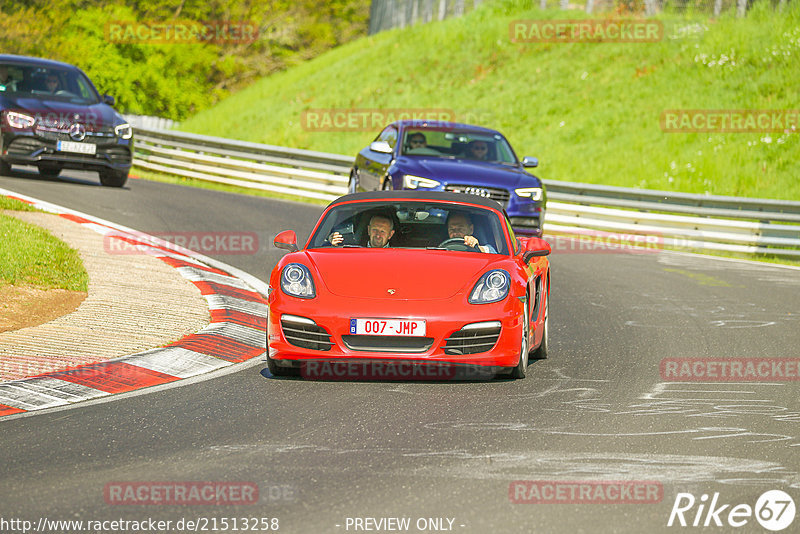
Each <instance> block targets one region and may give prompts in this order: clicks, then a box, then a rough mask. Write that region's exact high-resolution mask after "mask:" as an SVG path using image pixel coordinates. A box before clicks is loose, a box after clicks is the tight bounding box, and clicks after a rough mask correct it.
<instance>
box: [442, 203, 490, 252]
mask: <svg viewBox="0 0 800 534" xmlns="http://www.w3.org/2000/svg"><path fill="white" fill-rule="evenodd" d="M474 230H475V225H473V224H472V219H471V218H470V216H469V215H468V214H466V213H461V212H457V211H456V212H450V215H448V217H447V235H449V236H450V239H456V238H463V239H464V244H465V245H466V246H468V247H474V248H477V249H478V250H480V251H481V252H488V253H490V254H497V250H496V249H495V248H494V247H493V246H492V245H490V244H488V243H487V244H485V245H481V244H479V243H478V238H477V237H475V236H474V235H472V233H473V232H474Z"/></svg>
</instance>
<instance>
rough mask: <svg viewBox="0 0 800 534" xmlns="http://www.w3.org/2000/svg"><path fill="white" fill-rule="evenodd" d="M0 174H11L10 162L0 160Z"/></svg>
mask: <svg viewBox="0 0 800 534" xmlns="http://www.w3.org/2000/svg"><path fill="white" fill-rule="evenodd" d="M0 174H2V175H3V176H6V175H9V174H11V164H10V163H6V162H5V161H2V160H0Z"/></svg>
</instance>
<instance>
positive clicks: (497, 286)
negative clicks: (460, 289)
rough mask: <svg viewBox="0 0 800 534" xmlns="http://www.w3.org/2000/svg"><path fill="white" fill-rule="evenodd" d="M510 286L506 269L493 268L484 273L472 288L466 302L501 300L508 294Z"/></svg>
mask: <svg viewBox="0 0 800 534" xmlns="http://www.w3.org/2000/svg"><path fill="white" fill-rule="evenodd" d="M510 287H511V276H509V274H508V271H504V270H503V269H495V270H493V271H489V272H487V273H484V275H483V276H481V278H480V280H478V282H477V283H476V284H475V287H473V288H472V292H471V293H470V295H469V299H468V302H469V303H470V304H488V303H490V302H497V301H500V300H503V299H504V298H506V297H507V296H508V290H509V288H510Z"/></svg>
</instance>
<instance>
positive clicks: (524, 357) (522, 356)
mask: <svg viewBox="0 0 800 534" xmlns="http://www.w3.org/2000/svg"><path fill="white" fill-rule="evenodd" d="M528 300H529V299H528ZM528 300H525V306H524V307H523V312H522V314H523V319H522V336H520V337H521V338H522V339H521V341H520V347H519V363H517V366H516V367H514V368H513V369H511V378H516V379H522V378H525V375H526V374H527V372H528V352H529V351H530V348H529V347H528V336H529V335H530V330H531V325H530V317H529V315H530V311H529V308H528V306H529V302H528Z"/></svg>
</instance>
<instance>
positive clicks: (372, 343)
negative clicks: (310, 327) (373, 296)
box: [342, 335, 433, 352]
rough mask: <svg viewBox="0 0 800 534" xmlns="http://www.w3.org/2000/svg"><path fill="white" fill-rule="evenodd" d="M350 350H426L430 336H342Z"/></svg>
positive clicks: (431, 341) (429, 344)
mask: <svg viewBox="0 0 800 534" xmlns="http://www.w3.org/2000/svg"><path fill="white" fill-rule="evenodd" d="M342 341H344V344H345V346H347V348H348V349H350V350H361V351H368V352H427V351H428V350H430V348H431V347H432V346H433V338H432V337H417V336H361V335H358V336H350V335H347V336H342Z"/></svg>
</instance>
